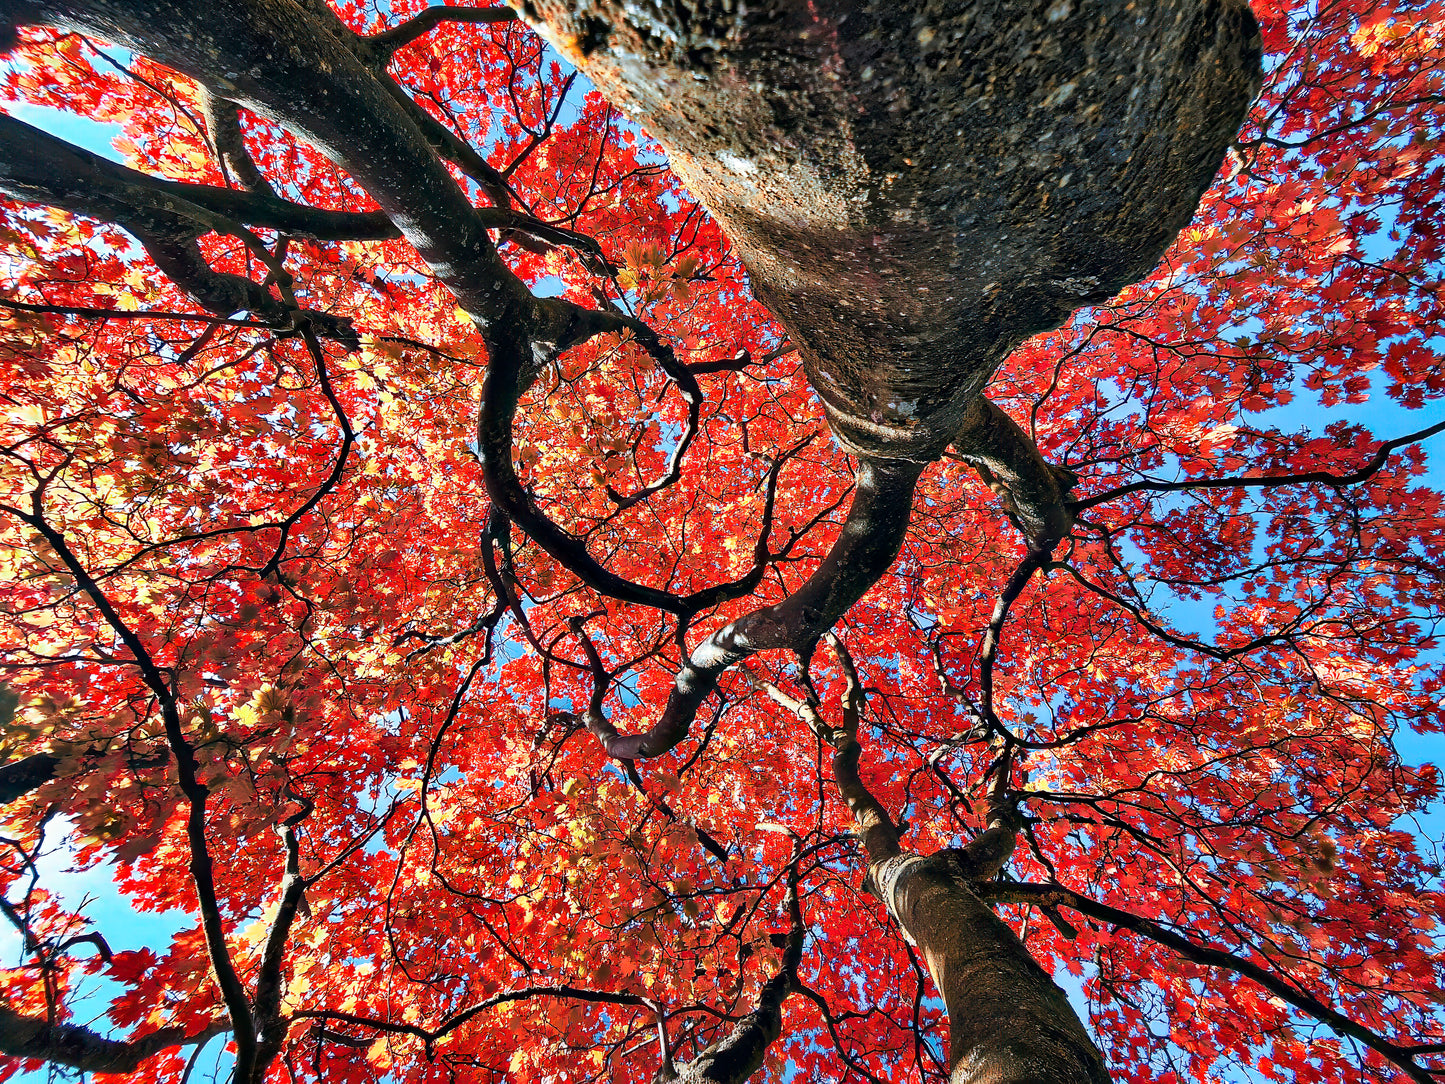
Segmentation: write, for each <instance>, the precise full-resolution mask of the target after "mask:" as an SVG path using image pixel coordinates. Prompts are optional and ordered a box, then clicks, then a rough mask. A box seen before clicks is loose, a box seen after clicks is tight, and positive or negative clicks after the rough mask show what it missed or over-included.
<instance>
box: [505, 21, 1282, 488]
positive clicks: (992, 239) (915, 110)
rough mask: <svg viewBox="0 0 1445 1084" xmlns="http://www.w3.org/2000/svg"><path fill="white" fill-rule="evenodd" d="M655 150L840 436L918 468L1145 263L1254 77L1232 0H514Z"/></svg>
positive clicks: (1247, 33) (1196, 188) (1186, 207)
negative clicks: (1059, 330)
mask: <svg viewBox="0 0 1445 1084" xmlns="http://www.w3.org/2000/svg"><path fill="white" fill-rule="evenodd" d="M519 2H520V4H521V10H522V13H523V15H524V17H525V18H527V19H528V21H530V22H531V23H532V24H533V25H534V26H536V27H537V29H538V30H539V31H540V32H542V33H543V34H544V35H546V36H547V37H548V38H549V39H550V40H551V41H552V42H553V43H554V44H556V45H557V46H558V48H559V49H561V50H562V51H563V52H564V53H565V54H566V55H567V56H568V58H569V59H570V60H572V61H573V63H575V64H577V65H578V66H579V67H580V68H581V69H582V70H583V71H584V72H585V73H586V74H587V76H588V77H589V78H590V79H592V80H593V82H595V83H596V84H597V85H598V86H599V87H600V88H601V89H602V91H603V93H604V94H606V95H607V96H608V98H609V99H610V100H611V101H612V102H614V103H615V104H616V105H618V106H619V107H620V108H622V109H623V110H624V111H626V112H627V113H628V114H629V115H630V116H631V117H632V118H633V119H635V120H637V121H638V122H640V123H641V124H642V125H643V126H644V127H646V128H647V129H648V130H649V131H650V132H651V133H652V135H654V136H655V137H656V138H657V139H659V140H660V141H661V142H662V144H663V145H664V146H665V147H666V148H667V152H668V156H669V159H670V162H671V165H672V167H673V169H674V170H676V171H677V173H678V175H679V176H681V177H682V179H683V180H684V181H685V182H686V183H687V186H688V188H689V190H690V191H692V192H693V193H694V194H695V195H696V196H698V197H699V198H700V199H701V200H702V201H703V203H704V204H706V205H707V208H708V210H709V211H710V212H712V214H713V215H714V216H715V217H716V218H717V219H718V221H719V222H720V223H721V224H722V226H723V228H724V230H725V231H726V233H727V235H728V237H729V238H730V239H731V240H732V241H733V243H734V244H735V245H736V246H737V250H738V252H739V253H740V255H741V256H742V259H743V261H744V263H745V264H746V265H747V268H748V272H749V275H750V276H751V281H752V286H753V290H754V292H755V293H756V294H757V296H758V297H759V299H760V300H762V301H763V303H764V304H765V305H767V307H768V308H769V309H770V310H771V311H772V312H773V314H774V315H775V316H777V318H778V319H779V320H780V321H781V322H782V324H783V325H784V326H785V327H786V328H787V330H788V334H789V336H790V337H791V338H792V341H793V342H795V343H796V344H797V345H798V348H799V351H800V353H801V355H802V359H803V363H804V366H805V368H806V370H807V373H808V377H809V379H810V381H811V382H812V384H813V386H814V388H815V389H816V390H817V392H818V395H819V396H820V398H821V399H822V401H823V405H824V408H825V410H826V411H827V413H828V418H829V420H830V422H831V423H832V427H833V432H834V434H835V435H836V436H837V437H838V439H839V440H840V441H841V442H842V443H843V444H844V445H845V446H846V447H848V448H849V449H850V450H851V451H854V452H856V453H858V454H860V455H862V454H866V455H871V456H879V457H885V458H907V459H914V460H918V461H921V462H927V461H929V460H931V459H934V458H936V457H937V456H938V455H939V454H941V452H942V451H943V449H944V448H945V447H946V446H947V445H948V444H949V443H950V442H951V441H952V440H953V439H954V436H955V434H956V433H958V431H959V430H960V428H961V427H962V426H963V425H964V424H965V421H966V420H967V419H966V415H967V412H968V411H969V409H970V406H971V404H973V402H974V401H975V400H976V398H977V397H978V396H979V395H980V394H981V392H982V391H983V388H984V385H985V384H986V383H987V381H988V379H989V377H990V376H991V375H992V373H993V371H994V369H995V368H996V367H997V366H998V365H999V363H1000V362H1002V361H1003V359H1004V358H1005V357H1006V356H1007V355H1008V353H1009V352H1010V351H1011V350H1012V349H1013V348H1014V347H1015V346H1016V345H1018V344H1019V343H1020V342H1022V341H1023V340H1024V339H1025V338H1027V337H1028V336H1030V335H1032V334H1034V333H1036V332H1039V331H1043V330H1046V329H1048V328H1052V327H1056V326H1058V325H1059V324H1060V323H1062V322H1063V320H1064V319H1066V318H1067V316H1068V315H1069V313H1071V312H1072V311H1074V310H1075V309H1077V308H1078V307H1079V306H1081V305H1084V304H1089V303H1092V302H1099V301H1104V300H1106V299H1107V298H1109V297H1110V296H1112V295H1113V294H1114V293H1115V292H1117V291H1118V290H1119V289H1120V288H1121V287H1122V286H1124V285H1126V284H1127V283H1130V282H1133V281H1136V280H1137V279H1139V278H1142V277H1143V276H1144V275H1146V274H1148V273H1149V272H1150V271H1151V270H1152V269H1153V267H1154V266H1155V264H1156V263H1157V262H1158V259H1159V257H1160V255H1161V254H1162V253H1163V251H1164V249H1165V248H1166V247H1167V246H1168V245H1169V243H1170V242H1171V241H1172V240H1173V238H1174V236H1175V234H1176V233H1177V232H1178V231H1179V230H1180V229H1181V228H1182V227H1183V226H1184V225H1185V224H1186V223H1187V222H1188V221H1189V218H1190V216H1191V215H1192V214H1193V213H1194V208H1195V206H1196V204H1197V203H1198V201H1199V197H1200V195H1201V194H1202V193H1203V191H1204V189H1205V188H1206V187H1207V186H1208V184H1209V182H1210V181H1211V180H1212V178H1213V177H1214V174H1215V172H1216V171H1217V169H1218V168H1219V163H1220V160H1221V158H1222V156H1223V154H1224V152H1225V149H1226V147H1227V146H1228V145H1229V142H1230V140H1232V139H1233V138H1234V135H1235V133H1236V132H1237V130H1238V128H1239V124H1240V122H1241V120H1242V119H1243V116H1244V110H1245V108H1246V106H1247V105H1248V104H1249V101H1250V100H1251V99H1252V97H1253V95H1254V93H1255V91H1256V90H1257V88H1258V80H1259V55H1260V47H1261V44H1260V39H1259V32H1258V28H1257V26H1256V25H1255V22H1254V18H1253V16H1252V15H1251V13H1250V11H1249V9H1248V7H1247V6H1246V5H1245V4H1244V3H1243V0H1148V2H1143V0H1141V2H1140V3H1137V4H1134V5H1131V6H1130V7H1128V8H1120V7H1119V6H1117V5H1114V4H1109V3H1106V2H1105V0H1034V2H1032V3H1018V2H1016V0H910V2H904V3H898V2H895V0H887V2H880V0H768V2H766V3H758V4H743V3H739V2H737V0H694V2H690V3H686V4H655V3H631V2H623V0H519Z"/></svg>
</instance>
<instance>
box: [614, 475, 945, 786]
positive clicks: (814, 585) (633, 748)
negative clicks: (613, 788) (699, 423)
mask: <svg viewBox="0 0 1445 1084" xmlns="http://www.w3.org/2000/svg"><path fill="white" fill-rule="evenodd" d="M923 466H924V465H923V464H921V463H914V462H910V461H908V460H887V459H864V460H862V461H861V462H860V463H859V464H858V473H857V480H858V481H857V490H856V491H855V492H854V495H853V506H852V507H851V508H850V509H849V510H848V518H847V519H846V520H845V521H844V523H843V529H842V531H841V532H840V533H839V535H838V539H837V541H835V542H834V543H833V548H832V549H831V550H830V551H829V552H828V555H827V556H826V557H825V558H823V561H822V563H821V564H820V565H819V566H818V568H817V570H816V571H815V572H814V573H813V574H812V575H811V576H809V577H808V579H807V580H806V581H805V582H804V583H803V584H802V586H800V587H799V588H798V589H797V590H796V591H794V592H793V593H792V594H791V595H789V596H788V597H787V598H785V599H783V600H782V601H781V602H778V603H775V604H774V605H771V606H763V607H760V608H759V609H756V610H753V611H752V612H751V613H747V614H744V615H743V616H742V617H740V618H738V619H737V620H736V621H733V622H731V623H730V624H728V625H725V626H724V627H723V628H721V629H719V630H718V631H717V632H715V633H713V634H712V635H711V636H709V637H708V638H707V639H706V640H704V641H703V642H702V643H701V644H699V645H698V646H697V647H696V648H694V649H693V651H692V654H691V656H690V657H689V658H688V660H687V662H685V663H684V664H683V665H682V667H681V669H679V670H678V673H677V677H676V678H674V679H673V687H672V692H671V693H670V694H669V695H668V698H667V706H666V707H665V708H664V709H663V712H662V716H661V718H659V719H658V721H657V722H656V723H655V724H654V725H653V726H652V727H651V728H650V729H649V730H647V731H645V732H643V733H641V734H630V735H621V734H618V733H617V732H616V730H614V729H613V728H612V726H611V724H610V723H609V724H607V725H606V727H605V728H599V729H598V730H594V731H593V733H594V734H596V735H597V737H598V738H599V739H600V740H601V742H602V745H603V747H604V748H605V749H606V750H607V753H608V755H609V756H613V757H616V758H618V759H620V760H635V759H637V758H639V757H655V756H657V755H659V754H660V753H665V752H666V751H667V750H669V749H671V748H673V747H674V746H675V745H677V744H678V743H679V742H680V741H682V740H683V738H685V737H686V736H687V732H688V729H689V727H691V725H692V721H693V719H694V718H696V716H697V711H698V708H699V707H701V706H702V702H703V700H705V699H706V698H707V696H708V694H709V693H711V692H712V690H713V689H714V688H716V686H717V683H718V679H719V678H720V677H721V676H722V674H723V672H724V671H725V670H727V668H728V667H730V666H732V665H733V664H734V663H737V662H741V661H742V660H743V659H745V658H747V657H748V656H749V655H752V654H754V653H755V652H758V651H769V650H781V649H793V650H799V649H801V648H803V647H804V646H805V645H808V644H811V643H812V642H813V641H815V640H817V638H818V637H819V636H821V635H822V634H823V633H824V632H826V631H827V630H828V629H830V628H831V627H832V626H833V624H834V622H836V621H837V620H838V619H839V618H840V617H842V616H843V614H844V613H845V612H846V611H847V610H848V608H849V607H851V606H852V605H853V603H855V602H857V601H858V600H859V599H860V598H862V597H863V595H864V594H866V593H867V591H868V589H869V588H871V587H872V586H873V585H874V584H875V583H877V582H878V580H879V579H880V578H881V577H882V576H883V574H884V573H885V572H887V571H888V569H889V568H890V567H891V566H892V564H893V559H894V558H895V557H897V556H898V550H899V549H900V547H901V546H902V545H903V538H904V536H905V534H906V533H907V531H908V520H909V514H910V512H911V510H912V503H913V489H914V486H915V485H917V483H918V478H919V475H920V474H922V472H923Z"/></svg>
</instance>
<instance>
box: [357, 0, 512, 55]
mask: <svg viewBox="0 0 1445 1084" xmlns="http://www.w3.org/2000/svg"><path fill="white" fill-rule="evenodd" d="M516 18H517V13H516V12H514V11H513V10H512V9H511V8H507V7H495V8H452V7H435V8H427V9H426V10H425V11H423V12H422V13H421V14H420V15H413V16H412V17H411V18H410V19H407V20H406V21H405V22H403V23H398V24H397V25H396V26H394V27H392V28H391V29H390V30H383V31H382V32H381V33H380V34H373V35H372V36H371V37H370V38H369V39H367V41H368V43H369V44H370V45H371V47H372V49H374V50H375V51H376V53H377V55H378V57H380V58H382V59H383V60H390V59H391V55H392V54H393V53H394V52H396V51H397V50H398V49H401V48H403V47H405V46H407V45H410V44H411V43H412V42H414V41H416V40H417V38H420V37H423V36H425V35H427V34H430V33H431V32H432V31H433V30H435V29H436V28H437V27H438V26H440V25H441V24H442V23H443V22H451V23H509V22H512V21H513V20H515V19H516Z"/></svg>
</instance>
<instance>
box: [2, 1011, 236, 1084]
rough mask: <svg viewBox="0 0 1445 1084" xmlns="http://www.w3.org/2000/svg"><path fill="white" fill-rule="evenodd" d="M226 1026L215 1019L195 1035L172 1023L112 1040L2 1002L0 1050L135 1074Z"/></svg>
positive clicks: (89, 1068) (89, 1069)
mask: <svg viewBox="0 0 1445 1084" xmlns="http://www.w3.org/2000/svg"><path fill="white" fill-rule="evenodd" d="M227 1030H229V1025H227V1024H225V1023H224V1022H222V1021H214V1022H212V1023H211V1024H209V1025H208V1026H207V1027H205V1028H203V1029H202V1030H201V1031H199V1032H197V1033H196V1034H194V1035H190V1034H188V1033H187V1031H186V1029H185V1028H183V1027H169V1028H160V1029H159V1030H157V1031H153V1032H151V1033H150V1034H148V1035H141V1036H137V1037H136V1038H134V1039H107V1038H105V1037H104V1036H102V1035H98V1034H96V1033H95V1032H94V1031H91V1030H90V1029H89V1028H85V1027H80V1026H78V1025H76V1024H53V1023H50V1022H48V1021H45V1020H37V1019H35V1018H34V1017H29V1016H22V1015H20V1014H19V1013H17V1012H15V1011H14V1010H13V1009H11V1008H10V1007H9V1006H7V1005H0V1053H4V1054H7V1055H9V1056H10V1057H12V1058H34V1059H36V1060H37V1061H45V1062H49V1063H51V1064H53V1065H68V1066H70V1067H71V1068H72V1069H79V1070H80V1071H81V1072H85V1073H133V1072H135V1070H136V1069H138V1068H139V1067H140V1065H141V1063H142V1062H144V1061H145V1060H146V1059H147V1058H150V1057H153V1056H154V1055H156V1054H158V1053H160V1052H161V1051H162V1050H166V1049H169V1048H170V1047H173V1046H191V1045H194V1044H196V1043H203V1042H205V1041H206V1040H207V1039H209V1038H210V1037H211V1036H213V1035H218V1034H220V1033H221V1032H223V1031H227Z"/></svg>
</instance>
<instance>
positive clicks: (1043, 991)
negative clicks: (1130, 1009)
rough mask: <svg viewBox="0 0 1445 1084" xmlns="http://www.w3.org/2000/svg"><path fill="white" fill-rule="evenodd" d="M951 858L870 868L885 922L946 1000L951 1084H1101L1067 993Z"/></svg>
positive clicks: (1099, 1065) (1099, 1066)
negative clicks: (913, 951)
mask: <svg viewBox="0 0 1445 1084" xmlns="http://www.w3.org/2000/svg"><path fill="white" fill-rule="evenodd" d="M952 857H953V856H952V853H951V852H947V851H945V852H941V853H939V854H935V855H930V856H929V857H927V858H925V857H923V856H921V855H918V854H914V853H912V852H900V853H899V854H898V855H896V856H895V857H893V858H891V859H885V860H884V861H883V862H878V863H873V864H872V877H873V881H874V883H875V884H876V885H877V886H878V891H879V893H880V894H881V895H883V897H884V902H885V903H886V904H887V906H888V911H889V914H891V915H892V916H893V918H894V920H895V921H896V922H897V923H898V926H899V929H901V930H902V931H903V933H904V934H905V935H906V936H907V937H908V938H909V940H911V941H912V942H913V943H914V944H915V945H917V946H918V949H919V951H920V952H921V953H922V954H923V959H924V962H925V964H926V965H927V967H928V973H929V975H930V976H931V977H932V979H933V982H934V985H935V986H936V987H937V988H938V991H939V993H940V994H942V995H943V1000H944V1004H945V1006H946V1007H947V1009H948V1066H949V1072H950V1076H949V1079H950V1081H951V1084H1105V1082H1107V1081H1108V1080H1109V1075H1108V1073H1107V1071H1106V1070H1105V1068H1104V1062H1103V1058H1102V1057H1100V1055H1099V1052H1098V1050H1097V1049H1096V1048H1095V1047H1094V1044H1093V1041H1092V1040H1091V1039H1090V1038H1089V1035H1088V1033H1087V1032H1086V1031H1085V1030H1084V1027H1083V1025H1082V1024H1081V1023H1080V1022H1079V1018H1078V1016H1077V1015H1076V1014H1075V1013H1074V1010H1073V1007H1072V1006H1071V1005H1070V1004H1069V1000H1068V998H1067V997H1065V996H1064V992H1063V991H1062V990H1061V989H1059V987H1058V986H1057V985H1056V984H1055V983H1054V981H1053V979H1052V978H1050V977H1049V975H1048V974H1047V973H1046V972H1045V971H1044V969H1043V968H1041V967H1040V966H1039V965H1038V964H1037V963H1035V962H1034V959H1033V957H1032V956H1030V955H1029V953H1028V949H1026V948H1025V947H1024V945H1023V942H1021V941H1020V940H1019V939H1018V937H1017V936H1016V935H1015V934H1014V932H1013V931H1012V930H1011V929H1009V928H1008V926H1007V925H1005V924H1004V923H1003V921H1001V920H1000V919H999V917H998V916H997V915H995V914H994V913H993V911H992V910H990V909H989V908H988V907H987V906H986V905H985V904H984V903H983V902H982V901H981V900H980V899H979V898H978V897H977V896H975V895H974V894H973V892H972V891H971V889H970V888H969V885H968V882H967V880H966V879H964V878H963V877H961V876H960V874H959V871H958V869H957V864H956V863H955V862H954V861H952V860H951V859H952Z"/></svg>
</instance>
